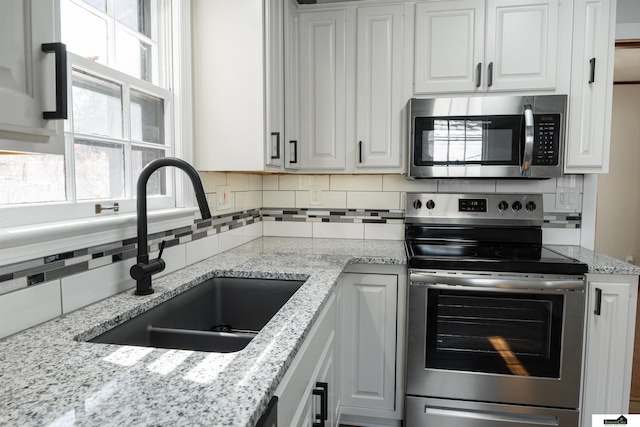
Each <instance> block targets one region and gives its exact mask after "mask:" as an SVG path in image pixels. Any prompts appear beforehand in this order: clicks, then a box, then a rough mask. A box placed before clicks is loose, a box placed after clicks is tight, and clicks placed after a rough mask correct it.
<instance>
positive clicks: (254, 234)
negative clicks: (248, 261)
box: [242, 222, 262, 243]
mask: <svg viewBox="0 0 640 427" xmlns="http://www.w3.org/2000/svg"><path fill="white" fill-rule="evenodd" d="M258 237H262V222H254V223H253V224H249V225H246V226H244V227H242V242H243V243H247V242H250V241H252V240H255V239H257V238H258Z"/></svg>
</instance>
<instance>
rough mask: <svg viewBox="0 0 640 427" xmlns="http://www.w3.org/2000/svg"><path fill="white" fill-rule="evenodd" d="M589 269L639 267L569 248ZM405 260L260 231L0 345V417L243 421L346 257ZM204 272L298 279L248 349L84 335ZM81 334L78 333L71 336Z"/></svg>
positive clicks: (358, 245) (279, 372) (282, 368)
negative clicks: (143, 292) (146, 286)
mask: <svg viewBox="0 0 640 427" xmlns="http://www.w3.org/2000/svg"><path fill="white" fill-rule="evenodd" d="M549 248H550V249H552V250H555V251H557V252H560V253H562V254H564V255H567V256H570V257H573V258H576V259H578V260H580V261H582V262H585V263H587V264H589V272H591V273H608V274H640V267H636V266H633V265H630V264H626V263H624V262H622V261H618V260H615V259H613V258H610V257H606V256H604V255H599V254H596V253H594V252H592V251H589V250H587V249H584V248H580V247H577V246H558V245H555V246H549ZM405 263H406V255H405V251H404V243H403V242H402V241H372V240H346V239H307V238H279V237H263V238H260V239H257V240H254V241H253V242H250V243H247V244H245V245H242V246H240V247H238V248H235V249H233V250H230V251H227V252H224V253H222V254H219V255H216V256H214V257H211V258H209V259H207V260H204V261H202V262H199V263H197V264H193V265H191V266H189V267H187V268H185V269H182V270H179V271H177V272H174V273H171V274H169V275H166V276H164V277H161V278H154V288H155V290H156V293H154V294H153V295H150V296H145V297H134V296H133V291H127V292H123V293H121V294H118V295H115V296H113V297H110V298H107V299H106V300H103V301H100V302H98V303H95V304H92V305H90V306H88V307H85V308H83V309H80V310H78V311H75V312H73V313H70V314H67V315H64V316H62V317H59V318H56V319H54V320H52V321H50V322H47V323H44V324H42V325H40V326H36V327H34V328H30V329H28V330H26V331H24V332H21V333H18V334H16V335H14V336H11V337H8V338H7V339H4V340H2V341H0V402H2V403H1V404H0V425H8V426H16V425H20V426H31V425H33V426H35V425H37V426H52V427H53V426H68V425H75V426H105V425H127V426H129V425H171V426H174V425H208V426H253V425H254V424H255V423H256V421H257V420H258V418H259V417H260V415H261V413H262V412H263V410H264V409H265V408H266V405H267V403H268V401H269V399H270V398H271V396H272V395H273V393H274V391H275V389H276V387H277V386H278V384H279V382H280V380H281V379H282V377H283V376H284V374H285V372H286V370H287V368H288V367H289V365H290V364H291V362H292V360H293V358H294V357H295V355H296V353H297V351H298V349H299V347H300V345H301V344H302V341H303V340H304V338H305V337H306V335H307V334H308V332H309V330H310V329H311V326H312V325H313V322H314V320H315V319H316V317H317V316H318V314H319V313H320V311H321V309H322V308H323V306H324V304H325V302H326V300H327V298H328V297H329V295H330V294H331V292H332V290H333V289H334V287H335V285H336V283H337V279H338V277H339V276H340V274H341V272H342V271H343V269H344V268H345V267H346V266H347V265H348V264H387V265H402V264H405ZM211 277H257V278H272V279H293V280H306V282H305V284H304V285H303V286H302V287H301V288H300V289H299V290H298V292H296V294H295V295H294V296H293V297H292V298H291V300H289V302H288V303H287V304H285V306H284V307H283V308H282V309H281V310H280V311H279V312H278V313H277V314H276V316H275V317H274V318H273V319H272V320H271V321H270V322H269V323H268V324H267V326H265V328H264V329H263V330H262V331H261V332H260V333H259V334H258V335H257V336H256V338H254V339H253V340H252V341H251V342H250V343H249V345H248V346H247V347H246V348H245V349H243V350H241V351H239V352H236V353H226V354H225V353H206V352H197V351H185V350H167V349H156V348H145V347H131V346H118V345H112V344H94V343H86V342H82V341H83V340H87V339H91V338H93V337H95V336H97V335H99V334H100V333H102V332H104V331H106V330H108V329H111V328H112V327H113V326H115V325H116V324H119V323H122V322H124V321H125V320H127V319H129V318H131V317H133V316H135V315H137V314H139V313H141V312H143V311H145V310H148V309H149V308H151V307H153V306H155V305H157V304H159V303H160V302H162V301H165V300H167V299H169V298H171V297H172V296H175V295H176V294H178V293H180V292H183V291H185V290H186V289H188V288H190V287H193V286H195V285H197V284H198V283H201V282H202V281H204V280H206V279H208V278H211ZM78 340H79V341H78Z"/></svg>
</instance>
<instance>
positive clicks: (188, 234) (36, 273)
mask: <svg viewBox="0 0 640 427" xmlns="http://www.w3.org/2000/svg"><path fill="white" fill-rule="evenodd" d="M259 221H261V215H260V210H259V209H252V210H248V211H242V212H234V213H231V214H227V215H219V216H216V217H213V218H211V219H207V220H200V221H196V222H195V223H194V224H193V225H191V226H186V227H181V228H178V229H175V230H167V231H161V232H158V233H153V234H150V235H149V236H148V243H149V252H154V251H157V250H158V248H159V246H160V243H161V242H162V241H163V240H164V241H166V247H167V248H170V247H172V246H176V245H179V244H184V243H187V242H191V241H194V240H198V239H202V238H204V237H207V236H212V235H215V234H219V233H221V232H223V231H226V230H230V229H234V228H239V227H244V226H245V225H249V224H253V223H255V222H259ZM136 243H137V238H136V237H133V238H128V239H125V240H121V241H117V242H111V243H106V244H102V245H98V246H93V247H89V248H82V249H78V250H76V251H67V252H63V253H59V254H53V255H47V256H45V257H42V258H37V259H33V260H29V261H23V262H19V263H15V264H9V265H5V266H0V295H1V294H3V293H7V292H11V291H15V290H18V289H22V288H24V287H27V286H33V285H37V284H39V283H44V282H48V281H50V280H54V279H59V278H62V277H67V276H71V275H73V274H78V273H82V272H84V271H88V270H91V269H94V268H98V267H103V266H105V265H109V264H112V263H116V262H121V261H124V260H128V259H131V258H135V257H136V255H137V244H136Z"/></svg>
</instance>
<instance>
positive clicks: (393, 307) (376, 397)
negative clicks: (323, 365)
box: [340, 265, 406, 424]
mask: <svg viewBox="0 0 640 427" xmlns="http://www.w3.org/2000/svg"><path fill="white" fill-rule="evenodd" d="M342 292H343V295H342V303H341V312H340V335H341V345H340V366H341V374H340V382H341V396H340V400H341V408H340V410H341V418H340V421H341V422H342V423H346V424H349V423H350V422H352V423H354V424H362V423H371V424H378V423H377V422H375V420H376V419H377V420H380V423H381V424H389V422H390V421H392V422H393V421H397V422H399V420H401V419H402V416H403V404H404V392H403V390H404V386H403V384H404V376H403V375H404V374H403V371H404V368H403V365H404V348H405V344H404V336H405V333H404V331H405V321H404V319H405V318H406V316H405V313H406V267H405V266H395V267H394V266H378V265H375V266H374V265H358V266H350V267H349V268H348V269H347V272H345V274H344V275H343V278H342ZM399 319H401V320H399ZM382 420H384V421H382Z"/></svg>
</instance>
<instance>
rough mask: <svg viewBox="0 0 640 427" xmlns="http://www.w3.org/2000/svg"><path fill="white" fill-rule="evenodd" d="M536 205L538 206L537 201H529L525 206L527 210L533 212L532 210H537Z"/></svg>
mask: <svg viewBox="0 0 640 427" xmlns="http://www.w3.org/2000/svg"><path fill="white" fill-rule="evenodd" d="M536 207H537V206H536V204H535V203H533V202H528V203H527V204H526V205H525V207H524V208H525V209H526V210H528V211H529V212H532V211H535V210H536Z"/></svg>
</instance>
